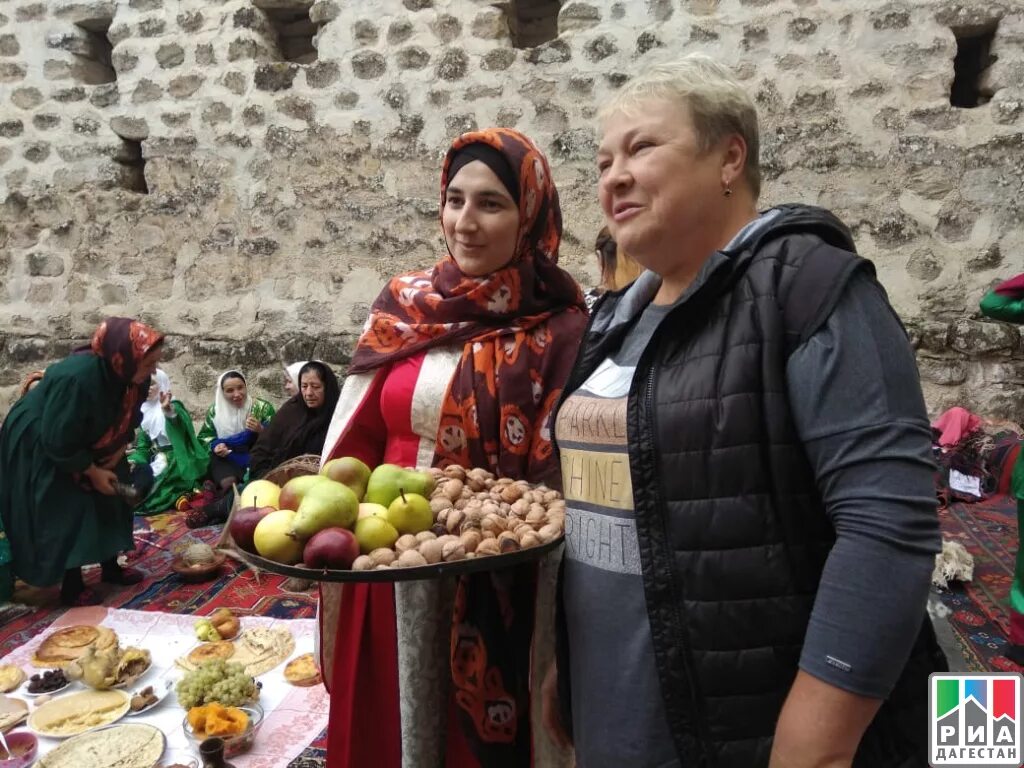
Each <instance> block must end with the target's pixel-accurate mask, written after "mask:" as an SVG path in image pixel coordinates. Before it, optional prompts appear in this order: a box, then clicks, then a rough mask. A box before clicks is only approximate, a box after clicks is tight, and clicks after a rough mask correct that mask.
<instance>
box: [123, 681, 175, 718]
mask: <svg viewBox="0 0 1024 768" xmlns="http://www.w3.org/2000/svg"><path fill="white" fill-rule="evenodd" d="M173 688H174V683H173V682H171V681H170V680H169V679H166V678H165V679H163V680H160V681H158V682H157V683H155V684H154V685H147V686H145V687H144V688H139V689H137V690H136V691H134V692H133V693H132V700H131V705H130V708H129V710H128V716H129V717H134V716H135V715H142V714H145V713H146V712H149V710H151V709H153V708H154V707H156V706H157V705H158V704H159V703H160V702H161V701H163V700H164V699H165V698H167V694H168V693H170V692H171V690H173Z"/></svg>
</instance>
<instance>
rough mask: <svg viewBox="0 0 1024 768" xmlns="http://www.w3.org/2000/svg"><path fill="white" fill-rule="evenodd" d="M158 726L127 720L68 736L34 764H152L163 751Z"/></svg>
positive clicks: (68, 767)
mask: <svg viewBox="0 0 1024 768" xmlns="http://www.w3.org/2000/svg"><path fill="white" fill-rule="evenodd" d="M164 743H165V739H164V735H163V733H161V732H160V729H159V728H154V727H153V726H152V725H146V724H145V723H131V724H127V725H114V726H111V727H109V728H101V729H99V730H96V731H90V732H89V733H83V734H82V735H80V736H75V737H74V738H73V739H68V740H67V741H65V742H64V743H63V744H61V745H60V746H58V747H57V748H56V749H54V750H53V751H51V752H49V753H47V754H45V755H43V756H42V757H41V758H39V760H37V761H36V763H35V768H110V766H117V768H152V766H153V765H155V764H156V763H157V761H158V760H159V759H160V756H161V755H162V754H163V752H164Z"/></svg>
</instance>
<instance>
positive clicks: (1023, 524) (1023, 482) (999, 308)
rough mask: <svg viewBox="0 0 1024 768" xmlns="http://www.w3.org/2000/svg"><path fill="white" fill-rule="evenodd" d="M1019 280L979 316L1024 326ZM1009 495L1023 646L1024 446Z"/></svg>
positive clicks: (1013, 626) (1000, 289)
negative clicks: (1022, 540) (1015, 541)
mask: <svg viewBox="0 0 1024 768" xmlns="http://www.w3.org/2000/svg"><path fill="white" fill-rule="evenodd" d="M1019 282H1020V278H1019V277H1018V278H1015V279H1014V280H1011V281H1008V283H1004V284H1003V285H1001V286H997V287H996V288H995V290H992V291H989V292H988V293H987V294H985V298H983V299H982V300H981V312H982V314H984V315H985V316H987V317H991V318H992V319H994V320H1003V321H1005V322H1008V323H1024V289H1013V288H1009V287H1008V284H1010V283H1017V284H1019ZM1010 493H1012V494H1013V495H1014V496H1015V497H1016V499H1017V537H1018V546H1017V562H1016V564H1015V567H1014V569H1013V584H1012V585H1011V587H1010V609H1011V611H1010V642H1011V643H1013V644H1014V645H1017V646H1020V645H1024V547H1022V546H1020V537H1021V534H1024V446H1022V447H1021V451H1020V453H1019V454H1018V456H1017V463H1016V464H1014V465H1013V475H1012V477H1011V480H1010Z"/></svg>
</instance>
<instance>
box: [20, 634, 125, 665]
mask: <svg viewBox="0 0 1024 768" xmlns="http://www.w3.org/2000/svg"><path fill="white" fill-rule="evenodd" d="M116 646H117V634H116V633H115V632H114V631H113V630H112V629H108V628H107V627H94V626H89V625H76V626H73V627H65V628H64V629H58V630H57V631H56V632H54V633H52V634H51V635H49V636H48V637H47V638H46V639H45V640H43V642H42V643H41V644H40V645H39V647H38V648H37V649H36V652H35V653H34V654H33V655H32V665H33V666H35V667H41V668H44V669H52V668H54V667H64V666H66V665H68V664H70V663H71V662H72V661H76V660H77V659H80V658H81V657H82V656H84V655H85V652H86V650H88V649H89V648H90V647H92V648H95V649H96V650H97V651H105V650H108V649H110V648H114V647H116Z"/></svg>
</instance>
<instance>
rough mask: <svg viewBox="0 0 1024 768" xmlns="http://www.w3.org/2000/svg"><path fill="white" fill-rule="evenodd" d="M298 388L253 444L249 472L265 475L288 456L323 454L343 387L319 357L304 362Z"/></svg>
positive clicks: (298, 375)
mask: <svg viewBox="0 0 1024 768" xmlns="http://www.w3.org/2000/svg"><path fill="white" fill-rule="evenodd" d="M295 378H296V379H297V380H298V381H299V392H298V394H296V395H294V396H293V397H292V398H291V399H289V400H288V401H287V402H286V403H285V404H284V405H282V406H281V410H279V411H278V412H277V413H276V414H275V415H274V418H273V419H271V421H270V424H269V425H268V426H267V428H266V429H265V430H263V433H262V434H261V435H260V436H259V439H258V440H257V441H256V444H255V445H254V446H253V447H252V453H251V454H250V456H251V459H252V461H251V463H250V465H249V474H250V476H251V477H253V478H256V477H263V476H264V475H265V474H267V472H269V471H270V470H272V469H274V467H276V466H278V465H279V464H281V463H282V462H285V461H288V459H294V458H295V457H296V456H302V455H303V454H307V453H313V454H316V455H318V456H319V455H320V453H321V452H322V451H323V449H324V438H326V437H327V428H328V427H329V426H330V424H331V416H332V415H333V414H334V406H335V405H336V404H337V402H338V395H339V394H340V393H341V388H340V386H339V385H338V377H337V376H335V375H334V371H332V370H331V369H330V367H329V366H327V365H325V364H324V363H321V362H319V361H318V360H312V361H310V362H308V363H303V364H301V368H300V370H299V371H297V372H296V376H295Z"/></svg>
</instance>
